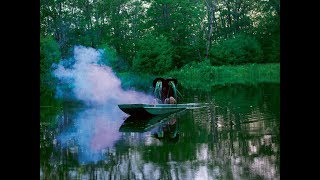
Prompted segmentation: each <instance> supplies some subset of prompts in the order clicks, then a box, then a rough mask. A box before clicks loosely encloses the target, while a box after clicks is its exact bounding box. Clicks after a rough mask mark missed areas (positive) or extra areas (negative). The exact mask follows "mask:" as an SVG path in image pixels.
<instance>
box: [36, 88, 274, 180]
mask: <svg viewBox="0 0 320 180" xmlns="http://www.w3.org/2000/svg"><path fill="white" fill-rule="evenodd" d="M181 92H182V94H183V95H184V96H183V98H182V99H180V100H179V101H180V102H181V103H188V102H199V103H202V102H203V103H209V105H208V106H207V107H205V108H200V109H194V110H186V111H183V112H179V113H176V114H172V115H170V116H168V117H163V118H158V119H157V118H141V119H139V118H132V117H128V115H126V114H125V113H123V112H121V110H120V109H119V108H118V107H117V106H113V105H112V106H111V105H106V106H96V107H81V106H80V107H74V105H71V104H68V103H66V104H65V105H64V106H63V107H54V106H53V107H49V106H48V107H42V108H41V123H40V127H41V128H40V177H41V179H57V178H59V179H280V176H279V175H280V132H279V128H280V97H279V96H280V91H279V84H259V85H227V86H216V87H213V88H212V89H211V91H210V92H200V91H197V90H194V91H190V90H188V91H187V90H181Z"/></svg>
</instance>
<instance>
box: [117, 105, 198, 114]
mask: <svg viewBox="0 0 320 180" xmlns="http://www.w3.org/2000/svg"><path fill="white" fill-rule="evenodd" d="M118 107H119V108H120V109H121V110H122V111H123V112H125V113H127V114H129V115H152V116H157V115H162V114H170V113H175V112H178V111H181V110H184V109H194V108H201V107H204V104H200V103H187V104H119V105H118Z"/></svg>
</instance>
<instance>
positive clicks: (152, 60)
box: [132, 34, 173, 74]
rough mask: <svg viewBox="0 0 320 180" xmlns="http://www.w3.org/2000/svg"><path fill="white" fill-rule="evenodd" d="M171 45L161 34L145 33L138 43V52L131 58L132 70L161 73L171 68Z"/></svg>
mask: <svg viewBox="0 0 320 180" xmlns="http://www.w3.org/2000/svg"><path fill="white" fill-rule="evenodd" d="M172 52H173V47H172V45H171V44H170V42H169V41H168V39H167V38H166V37H164V36H162V35H160V36H154V35H152V34H148V35H146V36H145V37H144V38H143V39H142V40H140V41H139V43H138V52H137V54H136V56H135V58H134V59H133V65H132V67H133V70H134V71H136V72H144V73H151V74H163V73H164V72H166V71H168V70H171V69H172V66H173V65H172Z"/></svg>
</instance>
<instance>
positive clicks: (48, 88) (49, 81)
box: [40, 36, 61, 96]
mask: <svg viewBox="0 0 320 180" xmlns="http://www.w3.org/2000/svg"><path fill="white" fill-rule="evenodd" d="M60 58H61V52H60V49H59V45H58V43H57V42H56V41H55V40H54V38H53V37H51V36H47V37H43V36H40V93H41V95H49V96H53V95H54V91H55V85H56V79H55V78H54V77H53V75H52V69H51V66H52V64H53V63H57V62H59V60H60Z"/></svg>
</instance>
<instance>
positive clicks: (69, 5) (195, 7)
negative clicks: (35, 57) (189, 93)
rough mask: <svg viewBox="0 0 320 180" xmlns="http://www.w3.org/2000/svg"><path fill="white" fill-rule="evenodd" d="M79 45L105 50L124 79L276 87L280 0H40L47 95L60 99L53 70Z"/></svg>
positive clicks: (42, 63) (42, 74)
mask: <svg viewBox="0 0 320 180" xmlns="http://www.w3.org/2000/svg"><path fill="white" fill-rule="evenodd" d="M75 45H81V46H85V47H92V48H97V49H103V50H104V52H105V53H104V54H105V56H106V58H105V59H108V62H104V63H105V64H106V65H108V66H111V67H112V69H113V70H114V71H115V72H116V73H118V75H119V76H120V78H122V79H126V78H129V77H131V78H134V77H140V76H141V77H149V78H152V77H155V76H163V75H168V76H174V77H178V78H180V80H182V81H181V82H182V83H183V82H186V79H188V78H190V77H191V76H194V80H195V81H197V79H196V78H197V77H198V79H199V80H202V81H203V82H206V81H210V82H215V83H217V82H218V83H221V81H222V80H221V79H215V78H216V77H218V76H221V74H226V77H230V76H233V78H231V79H230V78H229V79H227V81H230V82H236V81H237V80H234V77H238V76H236V75H235V74H238V75H239V77H242V76H245V75H244V74H245V73H247V74H250V73H248V71H259V72H258V73H257V72H254V73H251V75H250V77H251V79H252V77H253V76H254V77H256V74H260V75H259V77H261V78H262V79H263V78H264V81H277V82H278V81H279V76H280V72H279V71H280V0H260V1H255V0H40V92H41V95H47V96H54V93H55V89H54V87H55V86H56V84H57V83H58V80H57V79H56V78H55V77H54V76H53V75H52V73H51V72H52V70H53V69H52V68H53V67H52V64H53V63H58V62H59V61H61V59H64V58H68V57H69V56H70V55H71V54H72V51H73V47H74V46H75ZM147 79H148V78H147ZM257 81H259V80H257ZM142 82H144V81H142Z"/></svg>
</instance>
